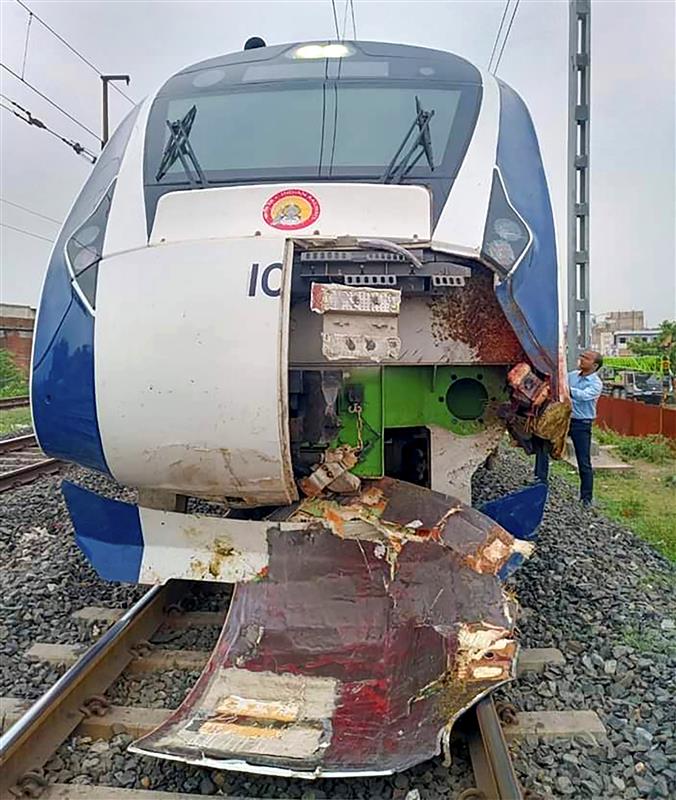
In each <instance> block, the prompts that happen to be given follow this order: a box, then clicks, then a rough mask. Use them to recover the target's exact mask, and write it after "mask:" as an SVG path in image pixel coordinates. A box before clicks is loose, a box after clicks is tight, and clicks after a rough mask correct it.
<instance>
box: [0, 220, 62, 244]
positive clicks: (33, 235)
mask: <svg viewBox="0 0 676 800" xmlns="http://www.w3.org/2000/svg"><path fill="white" fill-rule="evenodd" d="M0 225H2V227H3V228H9V229H10V230H11V231H18V233H23V234H24V235H25V236H32V237H33V238H34V239H42V240H43V241H45V242H49V243H50V244H54V239H48V238H47V237H46V236H40V234H39V233H33V232H32V231H27V230H24V229H23V228H15V227H14V225H8V224H7V223H6V222H0Z"/></svg>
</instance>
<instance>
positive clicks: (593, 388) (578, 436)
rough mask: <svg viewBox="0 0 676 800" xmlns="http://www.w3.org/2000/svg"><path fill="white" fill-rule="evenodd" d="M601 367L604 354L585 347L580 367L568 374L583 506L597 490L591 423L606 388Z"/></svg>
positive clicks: (573, 438) (586, 504) (573, 432)
mask: <svg viewBox="0 0 676 800" xmlns="http://www.w3.org/2000/svg"><path fill="white" fill-rule="evenodd" d="M602 366H603V357H602V356H601V354H600V353H597V352H595V351H594V350H585V352H584V353H582V355H581V356H580V361H579V367H580V368H579V369H578V370H573V372H569V373H568V386H569V388H570V396H571V400H572V405H573V413H572V417H571V420H570V438H571V439H572V440H573V447H574V448H575V458H576V459H577V468H578V472H579V473H580V500H581V501H582V505H584V506H590V505H591V502H592V495H593V491H594V471H593V470H592V464H591V439H592V423H593V422H594V420H595V419H596V401H597V400H598V399H599V396H600V395H601V392H602V390H603V383H602V382H601V378H599V376H598V375H597V372H598V370H599V369H600V368H601V367H602Z"/></svg>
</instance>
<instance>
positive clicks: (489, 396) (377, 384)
mask: <svg viewBox="0 0 676 800" xmlns="http://www.w3.org/2000/svg"><path fill="white" fill-rule="evenodd" d="M506 372H507V370H506V368H505V367H502V366H501V367H495V366H483V365H477V366H443V367H441V366H440V367H435V366H421V367H414V366H406V367H404V366H396V367H395V366H392V367H386V366H380V367H370V366H369V367H353V368H350V369H349V370H348V371H346V372H345V373H343V388H342V391H341V393H340V395H339V400H338V408H337V410H338V415H339V417H340V420H341V428H340V431H339V433H338V435H337V437H336V439H335V442H334V445H336V446H338V445H343V444H349V445H351V446H353V447H360V449H361V450H362V458H361V459H360V462H359V464H358V465H357V466H356V467H355V468H354V469H353V470H352V471H353V472H354V473H355V474H357V475H360V476H362V477H380V476H382V475H383V474H385V462H386V457H387V452H386V451H387V448H388V445H389V446H390V447H392V446H394V447H395V449H396V439H397V432H398V431H402V432H403V431H404V430H406V431H408V432H410V431H411V429H415V428H420V429H421V431H425V430H426V429H427V426H437V427H440V428H445V429H446V430H449V431H451V432H452V433H455V434H457V435H458V436H471V435H475V434H479V433H481V432H482V431H484V430H486V429H487V428H488V427H489V426H491V425H495V424H496V423H497V417H496V411H497V407H498V406H499V405H500V404H501V403H503V402H504V401H505V400H507V399H508V392H507V385H506ZM421 438H422V439H424V436H422V437H421ZM360 445H363V448H362V447H361V446H360Z"/></svg>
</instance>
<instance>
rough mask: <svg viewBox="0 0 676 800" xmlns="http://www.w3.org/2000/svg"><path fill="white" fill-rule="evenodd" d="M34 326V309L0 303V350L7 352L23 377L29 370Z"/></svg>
mask: <svg viewBox="0 0 676 800" xmlns="http://www.w3.org/2000/svg"><path fill="white" fill-rule="evenodd" d="M34 325H35V309H34V308H31V307H30V306H20V305H14V304H13V303H0V350H8V351H9V352H10V354H11V356H12V361H13V362H14V363H15V364H16V366H17V367H18V368H19V369H20V370H21V371H22V372H23V373H24V374H25V375H28V372H29V369H30V363H31V350H32V349H33V327H34Z"/></svg>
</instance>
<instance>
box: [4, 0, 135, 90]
mask: <svg viewBox="0 0 676 800" xmlns="http://www.w3.org/2000/svg"><path fill="white" fill-rule="evenodd" d="M16 2H17V3H18V4H19V5H20V6H21V7H22V8H23V9H24V10H25V11H26V12H28V13H29V14H32V15H33V16H34V17H35V19H36V20H37V21H38V22H39V23H40V24H41V25H42V26H43V27H44V28H47V30H48V31H49V32H50V33H51V34H52V35H53V36H56V38H57V39H58V40H59V41H60V42H61V43H62V44H64V45H66V47H67V48H68V49H69V50H70V51H71V52H72V53H74V54H75V55H76V56H77V57H78V58H79V59H80V61H84V63H85V64H86V65H87V66H88V67H90V69H93V70H94V72H96V74H97V75H98V76H99V77H101V75H102V74H103V73H102V72H101V70H100V69H99V68H98V67H97V66H95V65H94V64H92V62H91V61H90V60H89V59H88V58H85V56H83V55H82V53H81V52H80V51H79V50H76V48H75V47H73V45H72V44H70V42H68V41H66V39H64V38H63V36H61V34H59V33H57V32H56V31H55V30H54V28H52V27H51V26H50V25H48V24H47V23H46V22H45V21H44V20H43V19H42V18H41V17H39V16H38V15H37V14H36V13H35V12H34V11H32V10H31V9H30V8H29V7H28V6H27V5H26V4H25V3H24V2H22V0H16ZM111 86H112V87H113V89H115V91H116V92H117V93H118V94H121V95H122V97H124V98H125V99H126V100H128V101H129V102H130V103H131V104H132V105H136V101H135V100H133V99H132V98H131V97H129V95H128V94H126V93H125V92H123V91H122V89H120V88H119V86H117V85H116V84H114V83H111Z"/></svg>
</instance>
